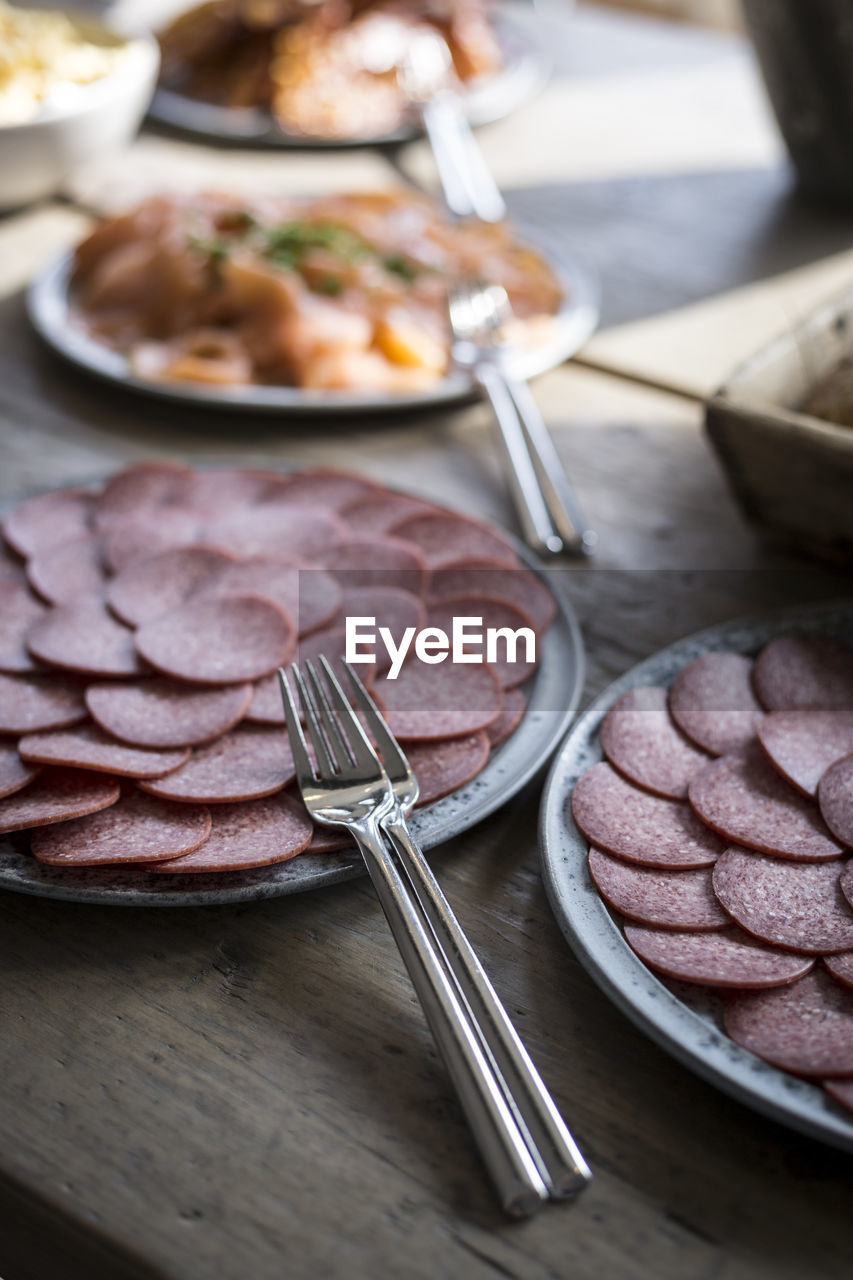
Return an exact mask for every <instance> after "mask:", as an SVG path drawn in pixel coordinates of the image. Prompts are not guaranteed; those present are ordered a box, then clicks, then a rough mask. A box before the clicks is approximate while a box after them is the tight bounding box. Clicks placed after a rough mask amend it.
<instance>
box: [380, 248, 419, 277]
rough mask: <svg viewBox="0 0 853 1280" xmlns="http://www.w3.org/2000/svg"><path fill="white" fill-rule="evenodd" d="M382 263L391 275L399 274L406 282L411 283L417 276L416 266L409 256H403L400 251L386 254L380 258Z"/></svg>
mask: <svg viewBox="0 0 853 1280" xmlns="http://www.w3.org/2000/svg"><path fill="white" fill-rule="evenodd" d="M382 265H383V267H384V268H385V270H386V271H390V273H391V274H392V275H395V276H399V277H400V279H401V280H405V281H406V283H407V284H411V283H412V281H413V280H415V279H416V278H417V274H418V269H417V267H416V266H415V264H414V263H413V262H412V260H411V258H406V257H404V256H403V254H402V253H389V254H387V255H386V256H385V257H384V258H383V259H382Z"/></svg>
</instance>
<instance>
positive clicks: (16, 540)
mask: <svg viewBox="0 0 853 1280" xmlns="http://www.w3.org/2000/svg"><path fill="white" fill-rule="evenodd" d="M91 512H92V496H91V494H90V493H88V492H87V491H86V490H85V489H57V490H53V491H51V492H50V493H40V494H37V495H36V497H34V498H26V499H25V500H24V501H23V502H19V503H18V504H17V506H15V507H13V508H12V510H11V511H10V512H9V514H8V515H7V516H6V519H5V520H4V521H3V536H4V537H5V539H6V541H7V542H8V543H9V546H10V547H12V548H13V549H14V550H15V551H17V552H18V554H19V555H21V556H32V555H35V553H36V552H37V551H44V550H46V548H47V547H51V546H56V544H57V543H60V542H69V541H71V539H73V538H82V537H83V536H84V534H87V533H91V527H90V518H91Z"/></svg>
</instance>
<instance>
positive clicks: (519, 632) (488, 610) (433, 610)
mask: <svg viewBox="0 0 853 1280" xmlns="http://www.w3.org/2000/svg"><path fill="white" fill-rule="evenodd" d="M456 618H479V619H480V621H479V622H477V623H473V624H469V625H468V626H466V628H465V630H466V632H467V633H468V634H471V633H473V634H476V635H479V636H481V637H482V639H481V642H480V643H477V642H476V641H474V642H472V643H470V644H467V645H464V646H463V647H464V649H465V650H466V651H467V652H468V653H471V654H479V655H480V657H481V658H482V660H483V661H488V663H489V666H490V667H491V669H492V670H493V671H494V673H495V675H496V676H497V678H498V680H499V681H500V685H501V688H503V689H514V688H515V687H516V686H517V685H520V684H523V683H524V681H525V680H528V679H529V678H530V676H532V675H533V673H534V671H535V670H536V666H537V661H538V659H537V657H536V655H537V652H538V637H537V635H536V632H535V631H534V629H533V626H532V624H531V622H530V619H529V618H528V617H527V616H526V615H525V614H523V613H522V612H521V611H520V610H519V609H516V608H515V606H514V605H511V604H507V603H506V601H504V600H487V599H485V598H484V597H482V596H473V597H464V598H460V599H456V600H448V601H445V602H444V603H443V604H434V605H431V606H430V609H429V612H428V614H427V624H428V625H429V626H431V627H438V628H439V629H440V630H441V631H443V632H444V633H445V635H446V636H448V637H450V638H452V636H453V628H454V619H456ZM490 633H491V634H492V636H493V641H492V643H493V644H494V651H492V650H491V648H490V645H489V634H490Z"/></svg>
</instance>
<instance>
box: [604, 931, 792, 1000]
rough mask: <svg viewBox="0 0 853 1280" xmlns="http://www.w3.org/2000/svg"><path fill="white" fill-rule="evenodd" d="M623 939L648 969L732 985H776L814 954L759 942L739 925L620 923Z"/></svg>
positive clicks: (716, 984)
mask: <svg viewBox="0 0 853 1280" xmlns="http://www.w3.org/2000/svg"><path fill="white" fill-rule="evenodd" d="M625 938H626V939H627V942H628V945H629V946H630V947H631V949H632V950H633V951H635V952H636V953H637V955H638V956H639V957H640V959H641V960H643V961H644V962H645V963H646V964H647V965H648V966H649V968H650V969H655V970H657V972H658V973H662V974H664V975H665V976H666V977H667V978H676V979H678V980H679V981H680V982H698V983H701V984H703V985H704V986H708V987H728V988H734V989H743V988H757V987H779V986H783V985H785V984H787V983H790V982H794V981H796V979H797V978H802V977H804V976H805V974H807V973H808V972H809V970H810V969H811V968H812V966H813V964H814V960H811V959H809V958H808V957H807V956H792V955H786V954H785V952H784V951H777V950H775V948H773V947H766V946H763V945H762V944H761V943H760V942H756V941H755V939H754V938H750V936H749V934H747V933H744V932H743V931H742V930H741V929H736V928H731V929H723V930H721V931H720V932H718V933H676V932H674V931H673V930H671V929H645V928H642V927H640V926H637V925H626V926H625Z"/></svg>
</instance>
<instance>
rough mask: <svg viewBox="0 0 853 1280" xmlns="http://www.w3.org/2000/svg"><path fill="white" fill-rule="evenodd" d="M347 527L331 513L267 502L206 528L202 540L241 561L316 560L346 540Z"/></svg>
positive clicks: (236, 513)
mask: <svg viewBox="0 0 853 1280" xmlns="http://www.w3.org/2000/svg"><path fill="white" fill-rule="evenodd" d="M346 532H347V528H346V525H345V524H344V523H343V521H342V520H340V519H339V518H338V517H337V516H335V515H333V514H332V513H331V512H328V511H319V510H317V509H316V508H314V507H307V506H306V507H303V506H297V505H296V504H293V505H292V506H289V505H287V504H276V503H266V504H264V505H263V506H257V507H250V508H247V509H246V510H244V511H235V512H233V513H232V514H231V515H227V516H223V518H222V519H221V520H215V521H213V522H212V523H211V524H208V525H205V526H204V529H203V533H202V540H203V541H204V542H205V543H206V544H207V545H208V546H211V547H218V548H219V549H220V550H221V551H227V552H230V554H231V555H234V556H237V557H239V558H240V559H248V558H249V557H250V556H306V557H308V558H309V559H312V560H313V559H316V557H317V556H318V555H319V554H320V552H322V551H323V550H324V549H325V548H326V547H330V546H331V545H332V543H334V542H339V541H340V540H341V539H342V538H344V537H346Z"/></svg>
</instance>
